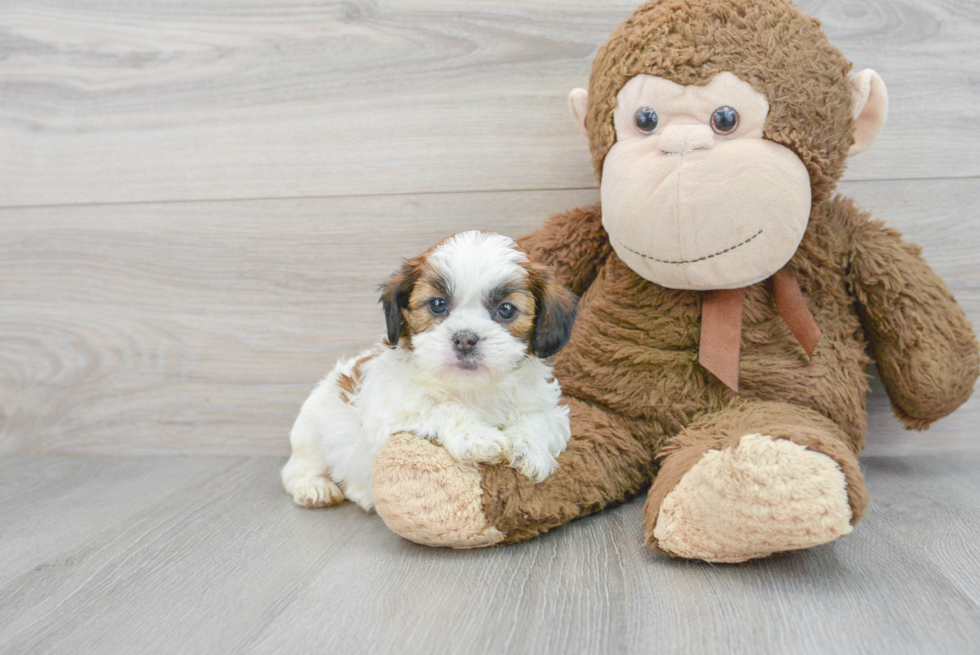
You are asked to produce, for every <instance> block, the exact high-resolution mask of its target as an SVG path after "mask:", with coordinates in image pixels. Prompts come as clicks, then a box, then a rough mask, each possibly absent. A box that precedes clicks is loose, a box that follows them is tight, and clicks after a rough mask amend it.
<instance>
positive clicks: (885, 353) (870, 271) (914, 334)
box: [850, 220, 980, 430]
mask: <svg viewBox="0 0 980 655" xmlns="http://www.w3.org/2000/svg"><path fill="white" fill-rule="evenodd" d="M852 248H853V250H852V253H851V262H850V265H851V280H852V284H853V289H854V294H855V296H856V298H857V301H858V311H859V313H860V315H861V321H862V323H863V325H864V331H865V334H866V335H867V337H868V340H869V342H870V344H871V351H872V354H873V356H874V358H875V360H876V362H877V365H878V371H879V373H880V374H881V380H882V382H883V383H884V385H885V388H886V389H887V390H888V395H889V397H890V398H891V402H892V407H893V408H894V411H895V415H896V416H897V417H898V418H899V419H900V420H901V421H902V423H904V424H905V427H906V428H908V429H910V430H924V429H926V428H928V427H929V425H930V424H931V423H932V422H933V421H936V420H938V419H940V418H942V417H944V416H946V415H947V414H949V413H951V412H952V411H953V410H955V409H956V408H957V407H959V406H960V405H962V404H963V403H964V402H966V400H967V398H969V397H970V394H971V393H973V385H974V383H975V382H976V380H977V376H978V374H980V355H978V346H977V338H976V336H975V335H974V333H973V328H972V327H971V326H970V322H969V321H968V320H967V318H966V315H965V314H964V313H963V310H962V309H961V308H960V306H959V305H957V304H956V299H955V298H953V295H952V294H951V293H950V291H949V289H948V288H947V287H946V284H945V283H944V282H943V281H942V279H940V277H939V276H938V275H936V273H935V272H933V270H932V269H931V268H930V267H929V265H928V264H927V263H926V262H925V260H923V259H922V257H921V256H920V255H921V252H922V249H921V248H920V247H919V246H917V245H915V244H913V243H908V242H906V241H903V240H902V239H901V235H900V233H899V232H898V231H896V230H893V229H890V228H887V227H885V226H884V225H883V224H882V223H881V222H880V221H868V220H863V221H861V222H860V223H859V224H858V225H856V226H855V228H854V240H853V246H852Z"/></svg>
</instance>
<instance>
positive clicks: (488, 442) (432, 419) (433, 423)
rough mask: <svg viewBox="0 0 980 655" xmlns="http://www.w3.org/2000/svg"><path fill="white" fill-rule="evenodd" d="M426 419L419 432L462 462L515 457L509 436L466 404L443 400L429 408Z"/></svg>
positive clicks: (489, 460) (503, 459) (487, 461)
mask: <svg viewBox="0 0 980 655" xmlns="http://www.w3.org/2000/svg"><path fill="white" fill-rule="evenodd" d="M424 421H425V429H423V430H421V431H420V432H421V433H422V434H424V435H425V436H427V437H428V438H430V439H433V440H434V441H435V442H436V443H438V444H440V445H441V446H442V447H444V448H445V449H446V451H447V452H448V453H449V454H450V455H452V456H453V458H455V459H457V460H459V461H461V462H486V463H493V464H496V463H500V462H509V461H510V460H511V458H512V457H513V445H512V444H511V441H510V439H508V438H507V436H506V435H505V434H504V433H503V432H502V431H501V430H500V429H498V428H496V427H494V426H492V425H489V424H487V423H485V422H483V421H482V420H481V419H480V417H479V416H478V415H477V413H476V412H474V411H473V410H472V409H470V408H468V407H466V406H464V405H460V404H456V403H441V404H439V405H437V406H435V407H433V408H432V409H431V410H430V411H429V412H428V415H427V416H426V417H425V419H424Z"/></svg>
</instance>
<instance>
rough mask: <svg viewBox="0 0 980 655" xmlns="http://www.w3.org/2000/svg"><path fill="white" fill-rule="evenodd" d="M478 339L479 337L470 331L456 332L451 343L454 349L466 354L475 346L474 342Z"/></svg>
mask: <svg viewBox="0 0 980 655" xmlns="http://www.w3.org/2000/svg"><path fill="white" fill-rule="evenodd" d="M479 340H480V337H478V336H476V335H475V334H473V333H472V332H457V333H456V334H454V335H453V345H454V346H455V347H456V350H458V351H459V352H461V353H463V354H466V353H468V352H470V351H471V350H473V348H475V347H476V342H477V341H479Z"/></svg>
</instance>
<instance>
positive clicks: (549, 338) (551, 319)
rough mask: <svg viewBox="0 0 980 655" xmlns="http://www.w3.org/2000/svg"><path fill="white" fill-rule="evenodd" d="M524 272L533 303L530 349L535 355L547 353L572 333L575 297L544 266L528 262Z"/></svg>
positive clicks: (556, 348) (563, 344)
mask: <svg viewBox="0 0 980 655" xmlns="http://www.w3.org/2000/svg"><path fill="white" fill-rule="evenodd" d="M528 274H529V276H530V285H531V293H532V294H533V295H534V304H535V312H534V333H533V334H532V336H531V352H532V353H534V354H535V355H537V356H538V357H551V356H552V355H554V354H555V353H556V352H558V351H559V350H561V349H562V348H564V347H565V344H566V343H568V340H569V339H570V338H571V336H572V325H573V324H574V323H575V312H576V310H577V309H578V297H577V296H576V295H575V294H574V293H572V292H571V291H569V290H568V289H566V288H565V287H563V286H562V285H561V284H559V283H558V281H557V280H555V278H554V276H553V275H552V274H551V271H550V270H549V269H548V268H547V267H545V266H541V265H540V264H531V265H530V266H529V267H528Z"/></svg>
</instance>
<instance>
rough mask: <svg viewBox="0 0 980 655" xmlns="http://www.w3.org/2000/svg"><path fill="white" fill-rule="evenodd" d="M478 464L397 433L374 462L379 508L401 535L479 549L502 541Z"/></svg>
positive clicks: (424, 540)
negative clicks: (487, 509)
mask: <svg viewBox="0 0 980 655" xmlns="http://www.w3.org/2000/svg"><path fill="white" fill-rule="evenodd" d="M480 481H481V476H480V472H479V469H478V468H477V467H476V465H475V464H464V463H460V462H457V461H456V460H454V459H453V458H452V457H451V456H450V455H449V453H448V452H446V450H445V449H444V448H442V447H440V446H437V445H435V444H433V443H431V442H430V441H427V440H425V439H420V438H418V437H416V436H413V435H409V434H396V435H394V436H393V437H392V438H391V439H390V440H389V441H388V443H387V444H385V446H384V448H382V449H381V452H380V453H378V456H377V458H376V459H375V462H374V473H373V476H372V482H371V486H372V488H373V489H374V509H375V511H377V513H378V516H380V517H381V518H382V519H383V520H384V522H385V524H386V525H387V526H388V527H389V528H391V529H392V530H393V531H394V532H396V533H398V534H399V535H401V536H402V537H404V538H406V539H409V540H410V541H414V542H416V543H419V544H424V545H427V546H449V547H452V548H480V547H482V546H492V545H493V544H496V543H499V542H500V541H502V540H503V538H504V534H503V533H502V532H500V531H499V530H497V529H496V528H495V527H493V526H492V525H490V523H489V522H488V520H487V517H486V516H485V515H484V513H483V506H482V499H481V496H482V494H483V490H482V488H481V486H480Z"/></svg>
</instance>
